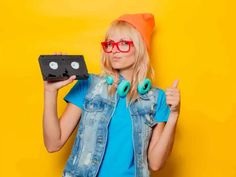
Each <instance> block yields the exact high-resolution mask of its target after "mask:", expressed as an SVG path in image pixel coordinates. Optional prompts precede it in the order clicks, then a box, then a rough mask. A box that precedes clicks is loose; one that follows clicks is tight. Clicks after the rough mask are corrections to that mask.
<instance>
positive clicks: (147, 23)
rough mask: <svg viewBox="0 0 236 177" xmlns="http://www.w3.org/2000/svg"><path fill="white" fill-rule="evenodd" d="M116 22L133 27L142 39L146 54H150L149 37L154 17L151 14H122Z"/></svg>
mask: <svg viewBox="0 0 236 177" xmlns="http://www.w3.org/2000/svg"><path fill="white" fill-rule="evenodd" d="M116 20H117V21H125V22H128V23H129V24H131V25H132V26H134V27H135V28H136V29H137V30H138V31H139V33H140V34H141V36H142V37H143V40H144V42H145V44H146V46H147V49H148V52H150V48H151V47H150V46H151V35H152V32H153V30H154V27H155V20H154V16H153V15H152V14H151V13H137V14H124V15H122V16H120V17H119V18H117V19H116ZM116 20H115V21H116Z"/></svg>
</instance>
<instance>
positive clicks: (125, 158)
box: [43, 13, 180, 177]
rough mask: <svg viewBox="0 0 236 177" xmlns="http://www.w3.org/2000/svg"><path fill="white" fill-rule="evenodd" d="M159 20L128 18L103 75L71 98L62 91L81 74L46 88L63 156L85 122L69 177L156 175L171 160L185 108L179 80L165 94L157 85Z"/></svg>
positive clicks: (48, 133)
mask: <svg viewBox="0 0 236 177" xmlns="http://www.w3.org/2000/svg"><path fill="white" fill-rule="evenodd" d="M154 26H155V22H154V17H153V15H152V14H149V13H143V14H125V15H122V16H120V17H119V18H118V19H116V20H114V21H113V23H112V24H111V26H110V28H109V29H108V31H107V33H106V36H105V40H104V42H102V43H101V45H102V49H103V50H102V62H101V63H102V71H103V72H102V73H101V74H100V75H95V74H90V76H89V79H88V80H81V81H78V82H77V83H76V84H75V85H74V86H73V88H72V89H71V90H70V92H69V93H68V94H67V95H66V96H65V98H64V100H65V101H66V102H67V103H68V104H67V107H66V109H65V111H64V112H63V114H62V116H61V118H60V119H58V116H57V106H56V103H57V93H58V90H59V89H60V88H62V87H63V86H65V85H68V84H69V83H71V82H72V81H73V80H74V79H75V76H71V77H70V78H69V79H68V80H65V81H59V82H56V83H49V82H47V81H45V82H44V88H45V89H44V90H45V92H44V94H45V102H44V117H43V128H44V143H45V146H46V148H47V150H48V151H49V152H55V151H59V150H60V149H61V148H62V147H63V145H64V144H65V143H66V141H67V140H68V138H69V137H70V135H71V133H72V132H73V130H74V129H75V127H76V125H77V124H79V128H78V131H77V135H76V139H75V142H74V145H73V148H72V151H71V154H70V156H69V159H68V161H67V163H66V165H65V169H64V171H63V176H64V177H95V176H98V177H111V176H112V177H149V176H150V171H149V170H153V171H158V170H159V169H160V168H161V167H162V166H163V164H164V163H165V161H166V159H167V158H168V156H169V154H170V152H171V149H172V146H173V142H174V134H175V127H176V124H177V119H178V117H179V110H180V92H179V90H178V89H177V84H178V80H176V81H175V82H174V84H173V86H172V87H171V88H167V89H166V92H164V91H163V90H162V89H160V88H156V87H154V86H152V87H151V82H150V79H148V78H152V77H153V70H152V68H151V66H150V64H149V53H150V41H151V34H152V32H153V29H154Z"/></svg>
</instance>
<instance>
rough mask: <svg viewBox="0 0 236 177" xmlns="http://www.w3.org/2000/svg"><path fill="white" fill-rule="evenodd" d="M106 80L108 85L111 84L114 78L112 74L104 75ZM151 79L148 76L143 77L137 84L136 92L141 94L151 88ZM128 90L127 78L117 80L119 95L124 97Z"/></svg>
mask: <svg viewBox="0 0 236 177" xmlns="http://www.w3.org/2000/svg"><path fill="white" fill-rule="evenodd" d="M106 82H107V84H108V85H112V84H113V82H114V79H113V77H112V76H107V77H106ZM151 85H152V83H151V81H150V79H148V78H145V79H144V80H143V81H141V82H140V83H139V84H138V87H137V90H138V93H139V94H141V95H143V94H145V93H147V92H148V91H149V90H150V89H151ZM129 90H130V82H129V81H127V80H122V81H121V82H119V84H118V86H117V92H118V94H119V95H120V96H121V97H125V96H126V95H127V93H128V92H129Z"/></svg>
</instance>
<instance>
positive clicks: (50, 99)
mask: <svg viewBox="0 0 236 177" xmlns="http://www.w3.org/2000/svg"><path fill="white" fill-rule="evenodd" d="M57 95H58V92H57V91H46V90H44V111H43V138H44V144H45V146H46V148H47V150H48V151H49V152H54V151H56V150H57V149H58V148H59V145H60V137H61V131H60V123H59V119H58V116H57Z"/></svg>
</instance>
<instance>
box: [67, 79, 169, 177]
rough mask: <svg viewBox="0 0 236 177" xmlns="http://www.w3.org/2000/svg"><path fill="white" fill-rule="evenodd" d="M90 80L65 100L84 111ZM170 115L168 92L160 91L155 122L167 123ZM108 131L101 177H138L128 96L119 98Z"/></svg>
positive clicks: (73, 89) (85, 81) (77, 84)
mask: <svg viewBox="0 0 236 177" xmlns="http://www.w3.org/2000/svg"><path fill="white" fill-rule="evenodd" d="M122 78H123V77H122ZM90 81H91V77H89V78H88V80H79V81H77V83H76V84H75V85H74V86H73V88H72V89H71V90H70V91H69V93H68V94H67V95H66V96H65V97H64V100H65V101H66V102H70V103H72V104H74V105H76V106H78V107H79V108H81V109H83V102H84V98H85V96H86V94H87V90H88V87H89V82H90ZM169 113H170V109H169V107H168V105H167V104H166V97H165V92H164V91H163V90H161V89H160V91H159V95H158V104H157V107H156V115H155V120H157V121H158V122H166V121H167V120H168V117H169ZM108 131H109V132H108V140H107V147H106V152H105V154H104V159H103V161H102V164H101V167H100V170H99V173H98V177H111V176H112V177H134V152H133V144H132V122H131V117H130V113H129V110H128V108H127V107H126V97H119V100H118V102H117V107H116V110H115V112H114V114H113V117H112V118H111V121H110V124H109V129H108ZM121 147H122V148H121ZM117 154H119V155H117Z"/></svg>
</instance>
